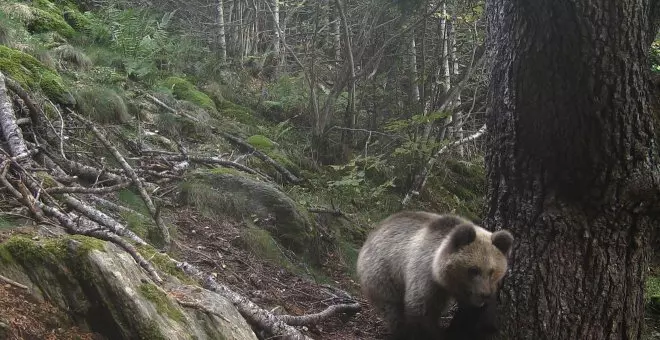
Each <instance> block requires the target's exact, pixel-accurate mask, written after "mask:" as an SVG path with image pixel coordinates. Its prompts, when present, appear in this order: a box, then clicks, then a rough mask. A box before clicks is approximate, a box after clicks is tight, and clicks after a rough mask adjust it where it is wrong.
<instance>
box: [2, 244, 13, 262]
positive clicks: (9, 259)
mask: <svg viewBox="0 0 660 340" xmlns="http://www.w3.org/2000/svg"><path fill="white" fill-rule="evenodd" d="M0 263H2V264H5V265H9V264H13V263H16V260H14V257H13V256H12V255H11V253H10V252H9V249H7V247H6V246H5V245H4V244H0Z"/></svg>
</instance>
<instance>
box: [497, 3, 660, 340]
mask: <svg viewBox="0 0 660 340" xmlns="http://www.w3.org/2000/svg"><path fill="white" fill-rule="evenodd" d="M649 1H650V0H630V1H620V0H541V1H537V2H535V3H534V5H529V4H525V3H524V2H520V1H514V0H488V1H487V13H488V14H487V15H488V39H489V41H490V42H491V43H492V46H491V48H492V49H491V55H490V60H491V61H492V65H493V68H492V70H491V83H490V90H489V107H490V111H489V114H488V120H487V126H488V128H487V130H488V142H487V143H488V144H487V145H488V150H487V155H486V164H487V176H488V198H487V207H486V211H487V213H486V219H485V222H486V225H487V226H488V227H489V228H490V229H499V228H507V229H509V230H510V231H511V232H512V233H513V234H514V236H515V238H516V241H515V243H514V248H513V255H512V258H511V260H510V269H511V271H510V272H509V274H508V275H507V277H506V278H505V281H504V286H503V288H502V291H501V293H500V313H499V314H500V326H501V330H502V334H501V338H502V339H553V340H554V339H556V340H561V339H567V340H568V339H571V340H573V339H639V338H640V336H641V330H642V323H643V320H644V300H643V287H644V279H645V276H646V266H647V264H648V261H649V235H650V231H651V228H652V220H651V217H650V215H651V214H652V213H653V212H652V211H649V210H648V209H647V208H646V207H655V209H657V207H658V206H659V203H660V202H658V200H657V198H658V187H659V183H658V180H657V179H658V178H659V177H658V174H657V173H655V174H654V173H653V171H657V169H658V153H657V151H658V150H657V149H656V148H655V146H654V144H653V122H652V118H651V117H652V114H651V101H650V88H649V86H648V84H649V72H648V71H647V70H649V63H648V60H647V52H648V48H649V41H650V37H651V36H653V35H655V33H656V32H653V31H651V29H650V28H651V27H652V25H650V24H649V20H650V4H649ZM654 176H655V177H654ZM656 213H657V211H656ZM655 223H657V222H655Z"/></svg>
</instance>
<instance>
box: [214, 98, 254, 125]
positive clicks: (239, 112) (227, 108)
mask: <svg viewBox="0 0 660 340" xmlns="http://www.w3.org/2000/svg"><path fill="white" fill-rule="evenodd" d="M218 111H219V112H220V114H221V115H222V116H224V117H229V118H233V119H236V120H237V121H239V122H241V123H243V124H254V123H256V119H255V118H254V115H253V114H252V111H251V110H250V109H248V108H246V107H243V106H240V105H238V104H234V103H232V102H230V101H228V100H223V101H221V102H220V103H219V104H218Z"/></svg>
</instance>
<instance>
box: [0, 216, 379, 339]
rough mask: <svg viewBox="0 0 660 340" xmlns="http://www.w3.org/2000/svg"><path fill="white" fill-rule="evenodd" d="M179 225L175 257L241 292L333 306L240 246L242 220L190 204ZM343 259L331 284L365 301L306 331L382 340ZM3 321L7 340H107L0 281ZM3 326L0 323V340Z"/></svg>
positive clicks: (331, 263) (329, 298) (274, 302)
mask: <svg viewBox="0 0 660 340" xmlns="http://www.w3.org/2000/svg"><path fill="white" fill-rule="evenodd" d="M168 217H169V219H171V221H172V222H174V224H176V225H177V232H176V237H177V239H176V246H177V248H178V249H177V250H176V251H175V255H174V257H176V258H177V259H178V260H180V261H187V262H189V263H192V264H195V265H196V266H198V267H199V268H200V269H202V270H204V271H205V272H207V273H215V274H217V280H218V282H221V283H223V284H225V285H227V286H228V287H230V288H231V289H232V290H234V291H235V292H237V293H240V294H241V295H243V296H246V297H248V298H249V299H250V300H252V301H253V302H255V303H256V304H258V305H260V306H261V307H263V308H266V309H268V310H273V309H275V308H278V309H279V311H277V312H276V313H282V314H292V315H303V314H311V313H317V312H320V311H322V310H324V309H325V308H326V307H327V306H329V305H332V304H333V295H332V292H330V291H328V290H327V289H326V288H324V287H323V284H324V283H322V282H314V281H313V280H310V279H306V278H302V277H301V276H300V275H297V274H295V273H292V272H291V271H288V270H286V269H283V268H282V266H281V265H278V264H277V263H272V262H270V261H267V260H264V259H262V258H259V257H257V256H255V255H254V254H252V253H251V252H250V251H248V250H245V249H244V248H243V247H242V246H239V245H237V244H240V238H241V235H242V232H241V228H245V227H244V224H243V223H241V222H234V221H230V220H223V221H216V220H212V219H209V218H206V217H203V216H200V215H199V214H197V213H196V212H195V211H193V210H192V209H189V208H184V209H182V210H177V213H176V215H171V216H168ZM30 232H34V230H33V228H29V227H27V228H14V229H5V230H0V242H2V241H3V240H5V239H7V238H8V237H9V236H10V235H11V234H15V233H25V234H27V233H30ZM339 263H340V261H337V260H336V259H335V258H334V257H333V256H329V257H327V258H326V259H325V263H323V267H324V269H325V275H326V282H327V280H328V279H329V280H330V284H331V285H332V286H333V287H336V288H339V289H342V290H344V291H346V292H348V293H349V294H351V296H352V297H353V298H355V299H357V300H358V301H359V302H360V304H361V305H362V309H361V310H360V311H359V312H358V313H357V314H355V315H351V316H348V315H334V316H331V317H330V318H328V319H325V320H323V321H322V322H321V323H320V324H317V325H315V326H313V327H309V328H305V329H304V330H305V333H306V334H307V335H309V336H310V337H312V338H314V339H317V340H334V339H343V340H357V339H361V340H372V339H382V338H383V336H384V335H385V334H384V332H385V329H384V327H383V324H382V321H381V320H380V319H379V318H378V317H377V316H376V314H375V312H374V311H373V310H372V309H371V308H370V306H369V305H368V304H366V303H365V301H364V300H362V299H361V297H360V296H359V287H358V285H357V283H355V282H354V281H353V280H352V279H351V278H350V277H349V275H348V274H347V273H346V270H345V268H341V266H340V265H339ZM0 320H5V321H7V322H8V323H9V325H7V326H8V327H6V329H5V331H6V332H7V333H6V339H7V340H19V339H20V340H31V339H35V340H36V339H39V340H42V339H43V340H51V339H52V340H54V339H58V340H59V339H62V340H68V339H80V340H96V339H103V337H100V336H98V335H96V334H93V333H88V332H84V331H82V330H80V329H79V328H77V327H72V326H66V324H67V322H66V321H63V320H62V318H61V315H60V313H59V312H58V311H57V309H56V308H55V307H54V306H52V305H51V304H49V303H48V302H45V301H39V300H37V299H36V298H34V297H32V296H30V294H28V292H26V291H25V290H23V289H19V288H17V287H14V286H12V285H9V284H4V282H1V281H0ZM2 329H3V326H2V325H0V338H3V335H2Z"/></svg>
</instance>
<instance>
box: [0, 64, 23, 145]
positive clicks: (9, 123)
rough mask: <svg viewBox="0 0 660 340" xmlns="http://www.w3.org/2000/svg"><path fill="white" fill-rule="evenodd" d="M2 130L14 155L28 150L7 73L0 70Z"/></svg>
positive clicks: (0, 120) (0, 125)
mask: <svg viewBox="0 0 660 340" xmlns="http://www.w3.org/2000/svg"><path fill="white" fill-rule="evenodd" d="M0 130H1V131H2V135H3V136H4V137H5V140H6V141H7V144H8V145H9V151H10V152H11V154H12V156H18V155H22V154H24V153H27V152H28V148H27V145H25V142H24V139H23V132H21V128H19V127H18V125H17V124H16V116H15V115H14V109H13V108H12V105H11V100H10V99H9V95H8V94H7V86H6V85H5V75H4V74H2V72H0Z"/></svg>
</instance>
